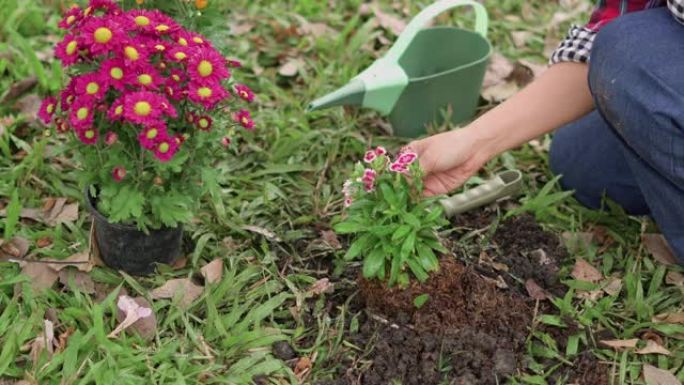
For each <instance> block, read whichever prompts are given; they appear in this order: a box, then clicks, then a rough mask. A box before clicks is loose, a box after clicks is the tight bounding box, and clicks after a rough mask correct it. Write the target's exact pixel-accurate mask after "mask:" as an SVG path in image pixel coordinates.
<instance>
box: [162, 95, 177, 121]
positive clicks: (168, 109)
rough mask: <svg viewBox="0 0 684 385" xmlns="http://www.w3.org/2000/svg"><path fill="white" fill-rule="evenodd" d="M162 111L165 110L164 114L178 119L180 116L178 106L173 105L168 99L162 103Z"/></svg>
mask: <svg viewBox="0 0 684 385" xmlns="http://www.w3.org/2000/svg"><path fill="white" fill-rule="evenodd" d="M161 106H162V111H164V114H166V116H168V117H170V118H173V119H176V118H177V117H178V111H176V107H174V106H173V104H171V103H169V101H168V99H167V100H165V101H163V102H162V104H161Z"/></svg>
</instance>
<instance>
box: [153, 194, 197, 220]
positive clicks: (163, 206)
mask: <svg viewBox="0 0 684 385" xmlns="http://www.w3.org/2000/svg"><path fill="white" fill-rule="evenodd" d="M191 203H192V202H189V201H188V198H187V197H185V196H183V195H181V194H179V193H175V192H172V193H167V194H159V195H154V196H153V197H152V198H150V205H151V206H152V214H153V215H154V216H155V217H157V218H158V219H159V221H161V223H163V224H164V226H168V227H176V226H178V225H179V224H181V223H185V222H189V221H190V219H191V218H192V211H191V209H190V207H189V206H190V205H191Z"/></svg>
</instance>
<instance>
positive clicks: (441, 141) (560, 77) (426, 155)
mask: <svg viewBox="0 0 684 385" xmlns="http://www.w3.org/2000/svg"><path fill="white" fill-rule="evenodd" d="M587 71H588V67H587V65H586V64H583V63H558V64H555V65H553V66H551V68H549V69H548V70H547V71H546V72H544V74H542V76H540V77H539V78H538V79H537V80H535V81H534V82H532V83H531V84H530V85H529V86H527V87H526V88H525V89H524V90H522V91H521V92H519V93H518V94H517V95H515V96H513V97H512V98H510V99H508V100H507V101H506V102H504V103H502V104H500V105H499V106H497V107H496V108H494V109H493V110H491V111H489V112H488V113H486V114H485V115H483V116H482V117H480V118H479V119H477V120H476V121H474V122H473V123H471V124H470V125H468V126H467V127H465V128H463V129H461V130H455V131H451V132H446V133H443V134H440V135H435V136H432V137H429V138H426V139H423V140H420V141H416V142H413V143H411V144H410V145H409V147H410V148H411V149H412V150H413V151H415V152H417V153H418V155H419V156H420V161H421V166H422V167H423V169H424V171H425V173H426V177H425V188H426V193H427V194H428V195H436V194H444V193H447V192H449V191H451V190H453V189H455V188H457V187H460V186H461V185H462V184H463V183H465V182H466V181H467V180H468V178H470V177H471V176H472V175H474V174H475V173H476V172H477V171H478V170H479V169H480V168H481V167H482V166H483V165H484V164H485V163H486V162H487V161H489V160H490V159H492V158H493V157H495V156H496V155H497V154H499V153H501V152H504V151H506V150H509V149H511V148H515V147H517V146H519V145H521V144H523V143H526V142H528V141H529V140H531V139H534V138H536V137H538V136H540V135H543V134H545V133H548V132H551V131H553V130H555V129H556V128H559V127H561V126H563V125H564V124H566V123H569V122H571V121H573V120H576V119H578V118H580V117H582V116H584V115H586V114H587V113H589V112H590V111H591V110H592V109H593V103H592V98H591V94H590V92H589V86H588V82H587Z"/></svg>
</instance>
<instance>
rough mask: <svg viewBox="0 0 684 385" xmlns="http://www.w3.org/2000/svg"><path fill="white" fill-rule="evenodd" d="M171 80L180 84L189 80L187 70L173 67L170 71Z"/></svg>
mask: <svg viewBox="0 0 684 385" xmlns="http://www.w3.org/2000/svg"><path fill="white" fill-rule="evenodd" d="M169 80H171V81H173V82H174V83H177V84H179V85H180V84H182V83H185V81H186V80H188V77H187V76H186V75H185V72H183V71H181V70H179V69H172V70H170V71H169Z"/></svg>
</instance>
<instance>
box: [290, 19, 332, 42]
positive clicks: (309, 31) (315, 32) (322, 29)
mask: <svg viewBox="0 0 684 385" xmlns="http://www.w3.org/2000/svg"><path fill="white" fill-rule="evenodd" d="M295 17H296V18H297V19H299V23H300V27H299V33H300V34H301V35H311V36H313V37H321V36H325V35H335V34H337V31H336V30H334V29H333V28H331V27H330V26H329V25H328V24H325V23H310V22H309V21H308V20H306V19H305V18H303V17H301V16H299V15H295Z"/></svg>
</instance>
